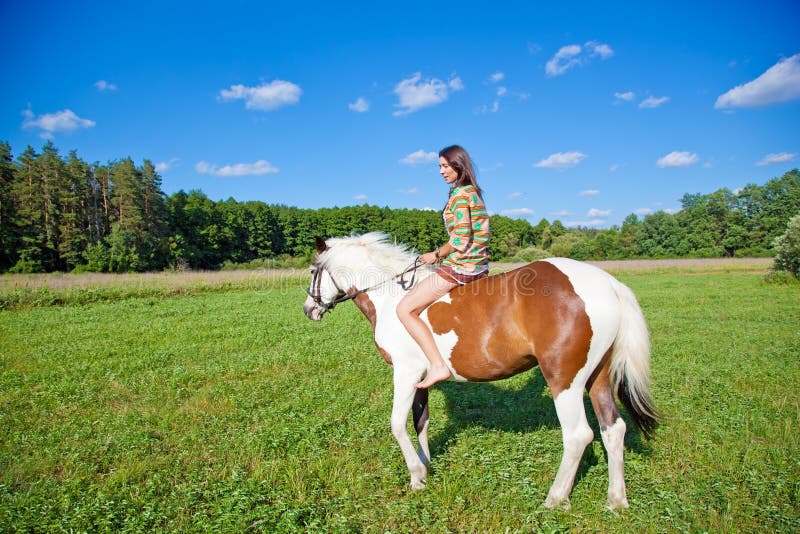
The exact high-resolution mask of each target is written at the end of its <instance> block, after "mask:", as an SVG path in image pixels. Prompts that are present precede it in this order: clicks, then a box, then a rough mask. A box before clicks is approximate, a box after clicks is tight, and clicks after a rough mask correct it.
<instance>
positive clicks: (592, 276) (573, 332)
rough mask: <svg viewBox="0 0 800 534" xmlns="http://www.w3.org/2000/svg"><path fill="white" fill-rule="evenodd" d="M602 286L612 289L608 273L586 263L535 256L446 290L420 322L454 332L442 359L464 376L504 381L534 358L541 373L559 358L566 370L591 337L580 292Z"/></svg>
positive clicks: (573, 368) (581, 356)
mask: <svg viewBox="0 0 800 534" xmlns="http://www.w3.org/2000/svg"><path fill="white" fill-rule="evenodd" d="M604 285H605V286H606V291H612V290H611V287H610V285H609V284H608V275H607V274H605V273H604V272H603V271H601V270H599V269H597V268H595V267H592V266H590V265H587V264H581V263H580V262H574V261H573V260H567V259H561V258H556V259H552V260H544V261H538V262H533V263H530V264H528V265H525V266H523V267H520V268H518V269H514V270H513V271H509V272H506V273H501V274H498V275H493V276H490V277H486V278H483V279H481V280H478V281H475V282H472V283H471V284H467V285H465V286H461V287H458V288H456V289H454V290H453V291H451V292H450V294H449V295H448V296H447V297H446V298H445V299H443V300H442V301H439V302H437V303H434V304H433V305H431V306H430V308H429V309H428V320H429V321H430V324H431V328H432V330H433V331H434V333H437V334H443V333H445V332H454V333H455V335H456V336H457V342H456V343H455V345H454V346H453V349H452V351H451V354H450V358H449V360H450V363H451V366H452V367H453V369H454V370H455V371H456V373H457V374H458V375H459V376H461V377H463V378H465V379H467V380H496V379H500V378H506V377H508V376H512V375H513V374H516V373H518V372H521V371H523V370H526V369H529V368H531V367H533V366H535V365H536V364H537V363H539V364H540V365H542V370H543V372H546V368H548V369H551V368H553V367H554V366H555V365H556V364H558V365H562V364H563V363H565V362H566V361H567V360H568V361H569V363H568V365H567V366H568V367H569V368H570V370H568V371H567V373H574V372H577V369H578V368H580V367H582V366H583V365H584V364H585V363H586V361H587V360H586V358H587V355H588V353H589V348H590V344H591V342H592V334H593V330H592V326H593V325H592V321H591V320H590V318H589V316H588V314H587V304H586V302H585V301H584V297H583V296H582V295H581V294H580V292H581V291H583V292H584V293H586V292H587V291H588V292H590V293H592V294H594V293H598V291H602V290H598V289H597V287H596V286H604ZM576 286H577V287H576ZM584 286H586V287H584ZM587 288H588V289H587ZM589 298H594V296H593V295H592V296H590V297H589ZM565 371H566V370H565Z"/></svg>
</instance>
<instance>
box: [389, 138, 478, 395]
mask: <svg viewBox="0 0 800 534" xmlns="http://www.w3.org/2000/svg"><path fill="white" fill-rule="evenodd" d="M439 174H441V175H442V177H443V178H444V181H445V182H446V183H448V184H450V197H449V198H448V200H447V205H446V206H445V208H444V211H443V212H442V218H443V219H444V224H445V228H446V229H447V233H448V235H449V239H448V241H447V243H446V244H445V245H443V246H441V247H439V248H437V249H436V250H434V251H432V252H428V253H426V254H423V255H422V256H420V260H421V261H422V262H423V263H426V264H433V263H439V262H441V266H440V267H439V269H438V270H437V271H436V274H434V275H432V276H429V277H428V278H425V279H424V280H422V281H421V282H420V283H419V284H417V285H416V286H415V287H414V289H412V290H411V291H410V292H409V293H408V294H407V295H406V296H405V297H403V300H401V301H400V304H398V305H397V317H398V318H399V319H400V322H402V323H403V326H405V327H406V330H408V333H409V334H411V337H412V338H414V340H415V341H416V342H417V343H418V344H419V346H420V348H421V349H422V351H423V352H424V353H425V356H426V357H427V358H428V361H429V362H430V364H431V365H430V368H429V369H428V373H427V374H426V375H425V379H424V380H423V381H422V382H420V383H419V384H417V387H418V388H428V387H430V386H432V385H433V384H435V383H437V382H440V381H442V380H447V379H448V378H449V377H450V369H449V368H448V367H447V365H446V364H445V362H444V360H443V359H442V355H441V354H440V353H439V349H438V348H437V347H436V343H435V342H434V340H433V333H432V332H431V330H430V329H429V328H428V327H427V325H425V323H424V322H423V321H422V319H420V318H419V315H420V314H421V313H422V312H423V310H425V308H427V307H428V306H430V305H431V304H433V303H434V302H435V301H436V300H437V299H439V297H441V296H443V295H445V294H446V293H448V292H449V291H450V290H451V289H453V288H454V287H456V286H457V285H464V284H467V283H469V282H472V281H473V280H477V279H479V278H482V277H484V276H486V275H487V274H488V273H489V250H488V245H489V215H488V213H486V206H485V205H484V203H483V198H482V196H481V188H480V187H478V182H477V181H476V179H475V170H474V168H473V165H472V160H471V158H470V157H469V154H467V151H466V150H464V149H463V148H461V147H460V146H458V145H454V146H449V147H447V148H445V149H442V151H441V152H439Z"/></svg>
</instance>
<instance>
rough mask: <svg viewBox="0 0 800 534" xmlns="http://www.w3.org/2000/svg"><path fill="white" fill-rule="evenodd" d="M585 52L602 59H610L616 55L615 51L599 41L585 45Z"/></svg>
mask: <svg viewBox="0 0 800 534" xmlns="http://www.w3.org/2000/svg"><path fill="white" fill-rule="evenodd" d="M583 47H584V49H585V50H588V51H589V53H590V54H591V55H592V56H600V59H608V58H610V57H611V56H613V55H614V51H613V50H612V49H611V47H610V46H608V45H607V44H604V43H598V42H597V41H589V42H588V43H586V44H585V45H583Z"/></svg>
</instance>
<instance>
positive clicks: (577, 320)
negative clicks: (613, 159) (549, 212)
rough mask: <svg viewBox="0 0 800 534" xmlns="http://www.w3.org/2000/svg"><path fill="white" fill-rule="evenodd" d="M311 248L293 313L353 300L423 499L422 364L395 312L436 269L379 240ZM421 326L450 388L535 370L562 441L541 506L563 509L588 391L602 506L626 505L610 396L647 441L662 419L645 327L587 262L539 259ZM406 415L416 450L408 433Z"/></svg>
mask: <svg viewBox="0 0 800 534" xmlns="http://www.w3.org/2000/svg"><path fill="white" fill-rule="evenodd" d="M316 249H317V255H316V257H315V259H314V261H313V263H312V265H311V268H310V274H311V284H310V286H309V288H308V290H307V293H308V298H307V299H306V301H305V303H304V305H303V311H304V313H305V315H306V316H307V317H308V318H309V319H311V320H314V321H320V320H322V318H323V316H324V315H325V313H327V312H329V311H331V310H332V309H333V308H334V307H335V306H336V305H337V304H339V303H341V302H344V301H347V300H352V301H353V302H354V303H355V305H356V306H357V307H358V308H359V309H360V310H361V311H362V312H363V314H364V315H365V316H366V318H367V319H368V320H369V322H370V323H371V325H372V329H373V334H374V335H373V338H374V342H375V346H376V348H377V349H378V352H379V353H380V354H381V355H382V356H383V358H384V359H385V360H386V362H387V363H388V364H390V365H391V366H392V367H393V386H394V395H393V403H392V415H391V430H392V433H393V434H394V437H395V438H396V440H397V442H398V444H399V445H400V450H401V451H402V454H403V457H404V459H405V462H406V465H407V467H408V471H409V474H410V478H411V480H410V487H411V489H413V490H420V489H424V488H425V485H426V476H427V471H428V467H429V465H430V458H431V456H430V451H429V448H428V423H429V413H428V390H427V389H417V388H416V387H415V384H417V383H418V382H419V381H420V380H421V378H422V377H423V375H424V374H425V372H426V370H427V368H428V366H429V362H428V360H427V358H426V357H425V355H424V354H423V352H422V350H421V349H420V348H419V346H418V345H417V343H416V342H414V340H413V339H412V338H411V336H410V335H409V334H408V332H407V331H406V330H405V328H404V327H403V325H402V324H401V323H400V320H399V319H398V317H397V314H396V309H397V304H398V302H399V301H400V299H401V298H402V297H403V296H404V294H405V293H406V291H407V290H408V289H410V288H411V287H412V286H413V284H414V283H415V282H416V280H421V279H423V278H424V277H426V276H431V275H435V274H434V273H435V268H434V267H432V266H428V265H421V264H420V263H419V262H416V263H415V258H416V255H415V254H414V253H413V251H412V250H411V249H409V248H408V247H406V246H404V245H398V244H396V243H391V242H390V241H389V238H388V236H386V235H385V234H383V233H379V232H371V233H367V234H363V235H360V236H358V235H356V236H349V237H343V238H330V239H328V240H324V239H322V238H317V239H316ZM409 265H411V267H410V268H409ZM412 271H413V272H412ZM435 276H438V275H435ZM398 279H399V280H398ZM396 282H399V283H396ZM420 317H421V318H422V320H423V321H425V323H426V324H427V325H428V326H429V327H430V328H431V330H432V332H433V334H434V339H435V340H436V343H437V345H438V347H439V350H440V352H441V354H442V356H443V357H444V359H445V361H446V363H447V365H448V367H449V368H450V372H451V373H452V376H451V378H450V380H455V381H460V382H465V381H477V382H480V381H492V380H501V379H504V378H508V377H510V376H512V375H516V374H518V373H521V372H523V371H526V370H528V369H531V368H533V367H535V366H537V365H538V367H539V369H540V370H541V373H542V375H543V377H544V379H545V381H546V382H547V385H548V386H549V388H550V390H551V392H552V396H553V399H554V404H555V410H556V415H557V417H558V421H559V424H560V426H561V433H562V442H563V455H562V459H561V464H560V466H559V468H558V471H557V473H556V476H555V480H554V481H553V484H552V486H551V487H550V489H549V491H548V494H547V498H546V500H545V502H544V506H546V507H547V508H555V507H562V508H569V505H570V504H569V495H570V492H571V491H572V486H573V484H574V480H575V474H576V472H577V470H578V467H579V463H580V460H581V457H582V456H583V453H584V450H585V448H586V447H587V446H588V445H589V444H590V443H591V442H592V440H593V439H594V432H593V431H592V429H591V427H590V426H589V423H588V422H587V419H586V411H585V409H584V405H583V392H584V389H586V390H587V391H588V394H589V397H590V399H591V403H592V408H593V409H594V412H595V414H596V415H597V420H598V422H599V425H600V434H601V436H602V441H603V445H604V446H605V448H606V451H607V457H608V470H609V477H608V502H607V507H608V508H609V509H616V508H627V507H628V506H629V505H628V499H627V494H626V488H625V479H624V475H623V443H624V437H625V431H626V424H625V421H624V420H623V419H622V417H621V416H620V413H619V411H618V409H617V405H616V402H615V401H614V394H613V392H612V388H613V389H614V390H616V393H617V397H618V398H619V400H620V401H621V402H622V404H623V405H624V406H625V408H626V410H627V412H628V413H629V415H630V417H631V419H632V421H633V423H634V425H635V426H636V427H637V428H638V429H639V430H640V431H641V432H642V434H643V435H644V436H645V437H646V438H650V437H651V436H652V435H653V432H654V431H655V429H656V427H657V425H658V419H659V418H660V414H659V413H658V412H657V409H656V407H655V404H654V402H653V399H652V396H651V394H650V391H649V382H650V340H649V334H648V329H647V325H646V323H645V319H644V316H643V315H642V311H641V308H640V307H639V304H638V302H637V300H636V297H635V296H634V294H633V292H632V291H631V290H630V289H629V288H628V287H627V286H625V285H624V284H622V283H621V282H619V281H618V280H617V279H615V278H614V277H613V276H611V275H610V274H608V273H606V272H605V271H603V270H602V269H600V268H598V267H595V266H592V265H590V264H588V263H583V262H579V261H575V260H571V259H568V258H549V259H545V260H541V261H536V262H533V263H530V264H528V265H525V266H523V267H520V268H518V269H515V270H512V271H508V272H505V273H501V274H495V275H492V276H488V277H485V278H482V279H480V280H476V281H474V282H471V283H469V284H467V285H464V286H459V287H456V288H454V289H453V290H452V291H451V292H450V293H449V294H446V295H444V296H443V297H442V298H441V299H439V300H437V301H436V302H434V303H433V304H431V305H430V306H429V307H428V308H427V310H425V311H424V312H423V313H422V314H421V315H420ZM410 412H413V420H414V429H415V430H416V433H417V444H418V447H417V449H416V450H415V448H414V446H413V444H412V442H411V439H410V437H409V435H408V431H407V429H406V425H407V422H408V416H409V413H410Z"/></svg>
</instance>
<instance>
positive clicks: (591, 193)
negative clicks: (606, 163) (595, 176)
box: [578, 189, 600, 197]
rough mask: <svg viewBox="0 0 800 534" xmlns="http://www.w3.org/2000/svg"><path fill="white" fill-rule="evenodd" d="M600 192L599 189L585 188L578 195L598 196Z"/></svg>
mask: <svg viewBox="0 0 800 534" xmlns="http://www.w3.org/2000/svg"><path fill="white" fill-rule="evenodd" d="M599 194H600V191H598V190H597V189H584V190H583V191H581V192H580V193H578V195H580V196H582V197H596V196H597V195H599Z"/></svg>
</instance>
